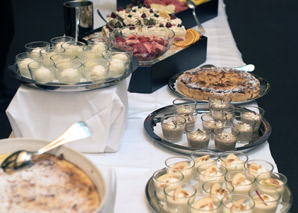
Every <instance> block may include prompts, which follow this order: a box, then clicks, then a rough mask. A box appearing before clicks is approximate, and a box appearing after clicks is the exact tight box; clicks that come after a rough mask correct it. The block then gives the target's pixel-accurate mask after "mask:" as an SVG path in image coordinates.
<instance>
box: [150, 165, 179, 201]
mask: <svg viewBox="0 0 298 213" xmlns="http://www.w3.org/2000/svg"><path fill="white" fill-rule="evenodd" d="M183 178H184V176H183V174H182V173H181V172H179V171H177V172H175V173H167V169H166V168H163V169H160V170H158V171H156V172H154V174H153V184H154V187H155V194H156V197H157V198H158V199H159V200H165V194H164V188H166V187H168V188H171V189H176V188H178V187H179V186H181V184H182V182H183Z"/></svg>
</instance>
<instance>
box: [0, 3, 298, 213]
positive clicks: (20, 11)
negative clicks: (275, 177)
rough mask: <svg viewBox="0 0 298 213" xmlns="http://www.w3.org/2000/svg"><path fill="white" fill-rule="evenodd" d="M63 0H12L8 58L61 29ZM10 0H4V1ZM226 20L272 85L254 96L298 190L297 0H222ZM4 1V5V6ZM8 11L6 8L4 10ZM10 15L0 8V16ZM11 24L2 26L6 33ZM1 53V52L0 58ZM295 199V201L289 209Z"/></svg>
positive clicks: (2, 121)
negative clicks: (28, 43) (0, 10)
mask: <svg viewBox="0 0 298 213" xmlns="http://www.w3.org/2000/svg"><path fill="white" fill-rule="evenodd" d="M64 1H65V0H52V1H40V0H27V1H20V0H11V3H12V13H13V18H14V20H13V21H14V36H13V40H12V43H11V45H10V51H9V53H8V55H7V60H6V61H7V62H10V61H12V60H13V59H14V56H15V55H16V54H17V53H19V52H22V51H24V44H25V43H27V42H30V41H36V40H46V41H49V40H50V38H52V37H55V36H58V35H62V34H63V32H64V30H63V8H62V3H63V2H64ZM7 2H9V0H8V1H4V2H3V3H5V4H7ZM225 4H226V11H227V15H228V20H229V23H230V26H231V29H232V32H233V35H234V38H235V40H236V43H237V46H238V48H239V50H240V52H241V53H242V56H243V59H244V61H245V62H246V63H253V64H255V66H256V71H255V72H256V74H258V75H260V76H262V77H264V78H265V79H267V80H268V81H269V82H270V84H271V86H272V88H271V91H270V92H269V93H268V95H266V96H265V97H263V98H262V99H260V100H258V104H259V105H260V106H261V107H263V108H264V109H265V111H266V114H265V117H266V119H267V120H268V121H269V122H270V124H271V126H272V130H273V131H272V135H271V136H270V138H269V143H270V147H271V151H272V155H273V157H274V159H275V160H276V163H277V165H278V168H279V171H280V172H281V173H283V174H285V175H286V176H287V177H288V179H289V186H290V188H291V190H292V192H293V194H294V197H296V196H298V193H297V190H298V189H297V186H298V184H296V181H297V180H298V174H297V170H298V166H297V163H298V160H297V157H296V156H297V155H298V152H297V151H298V150H297V146H298V145H297V143H298V140H297V135H298V95H297V92H298V86H297V84H298V81H297V79H298V78H297V77H298V68H297V64H296V62H297V61H298V54H297V49H298V42H297V35H298V12H297V11H298V1H297V0H225ZM8 6H9V5H5V6H4V7H3V8H8ZM8 11H9V10H8ZM8 19H9V16H7V15H5V13H1V20H7V21H9V20H8ZM8 29H9V28H2V29H1V33H5V32H6V30H8ZM4 56H5V55H1V58H4ZM5 84H6V85H7V86H8V87H9V88H10V90H11V91H12V92H15V91H16V89H17V88H18V86H19V83H18V82H17V81H16V80H14V79H13V78H11V77H10V76H8V75H7V73H6V74H5ZM10 132H11V128H10V126H9V123H8V120H7V118H6V116H5V112H4V111H1V112H0V138H6V137H8V136H9V134H10ZM295 210H297V205H296V204H295V203H294V206H293V211H292V212H296V211H295Z"/></svg>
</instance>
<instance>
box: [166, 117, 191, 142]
mask: <svg viewBox="0 0 298 213" xmlns="http://www.w3.org/2000/svg"><path fill="white" fill-rule="evenodd" d="M185 123H186V120H185V118H184V117H183V116H181V115H168V116H164V117H163V118H162V119H161V128H162V133H163V136H164V138H165V139H166V140H168V141H170V142H179V141H180V140H181V139H182V135H183V132H184V129H185Z"/></svg>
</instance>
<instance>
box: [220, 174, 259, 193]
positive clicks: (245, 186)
mask: <svg viewBox="0 0 298 213" xmlns="http://www.w3.org/2000/svg"><path fill="white" fill-rule="evenodd" d="M225 181H227V182H229V183H231V184H232V185H233V187H234V193H236V194H243V195H248V192H249V190H251V189H252V188H253V187H254V185H255V177H254V176H253V175H250V174H248V173H246V172H239V171H233V172H228V173H227V174H226V175H225Z"/></svg>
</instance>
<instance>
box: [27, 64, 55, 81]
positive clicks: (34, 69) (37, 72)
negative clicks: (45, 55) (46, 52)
mask: <svg viewBox="0 0 298 213" xmlns="http://www.w3.org/2000/svg"><path fill="white" fill-rule="evenodd" d="M28 69H29V71H30V73H31V75H32V79H33V80H34V81H35V82H38V83H40V84H46V83H52V82H53V81H54V80H56V79H57V78H56V71H55V66H54V64H51V65H49V66H47V65H45V64H44V63H43V62H42V61H41V60H40V61H39V62H36V61H34V62H31V63H29V64H28Z"/></svg>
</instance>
